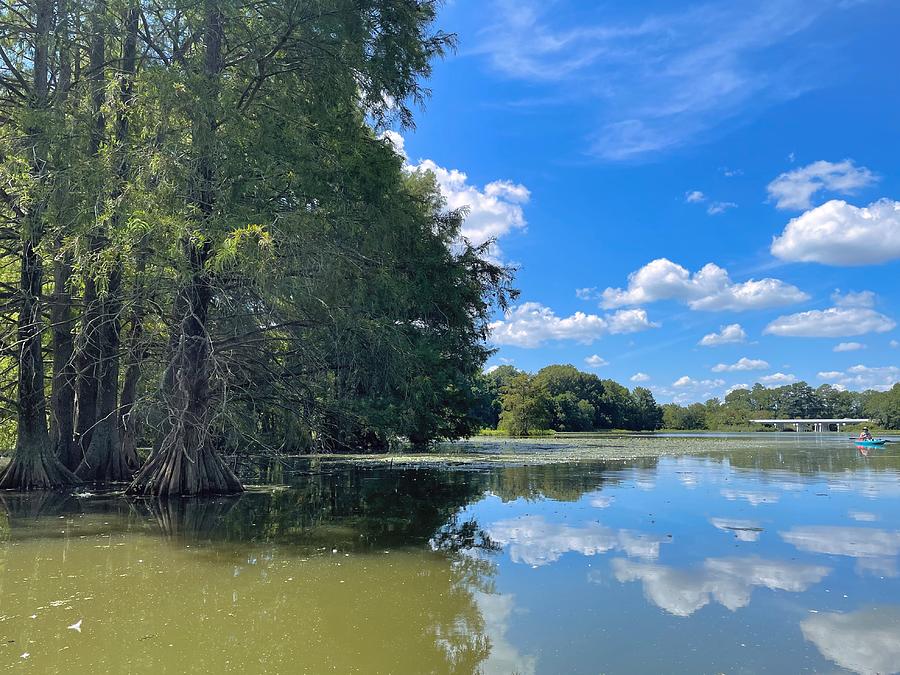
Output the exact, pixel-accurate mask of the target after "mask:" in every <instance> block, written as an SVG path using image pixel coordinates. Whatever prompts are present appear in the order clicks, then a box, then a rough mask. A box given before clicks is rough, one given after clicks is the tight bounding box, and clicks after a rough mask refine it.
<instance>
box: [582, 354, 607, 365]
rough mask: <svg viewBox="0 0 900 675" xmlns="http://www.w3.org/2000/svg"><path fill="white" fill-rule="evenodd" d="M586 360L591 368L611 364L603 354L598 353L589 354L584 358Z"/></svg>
mask: <svg viewBox="0 0 900 675" xmlns="http://www.w3.org/2000/svg"><path fill="white" fill-rule="evenodd" d="M584 362H585V363H586V364H587V365H588V366H589V367H590V368H602V367H603V366H608V365H609V361H607V360H606V359H604V358H603V357H602V356H598V355H597V354H593V355H591V356H588V357H587V358H586V359H585V360H584Z"/></svg>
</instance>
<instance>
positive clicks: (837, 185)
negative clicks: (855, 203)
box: [767, 159, 878, 210]
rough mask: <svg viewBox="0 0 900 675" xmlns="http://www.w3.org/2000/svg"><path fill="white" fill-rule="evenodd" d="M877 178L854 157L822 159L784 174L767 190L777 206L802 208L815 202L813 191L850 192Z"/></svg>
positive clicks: (845, 193) (814, 192) (770, 184)
mask: <svg viewBox="0 0 900 675" xmlns="http://www.w3.org/2000/svg"><path fill="white" fill-rule="evenodd" d="M876 180H878V178H877V176H875V174H874V173H872V172H871V171H869V170H868V169H867V168H866V167H864V166H856V165H855V164H854V163H853V160H850V159H845V160H844V161H843V162H826V161H825V160H820V161H818V162H813V163H812V164H808V165H806V166H803V167H800V168H799V169H794V170H793V171H787V172H785V173H783V174H781V175H780V176H778V177H777V178H776V179H775V180H773V181H772V182H771V183H769V185H768V188H767V190H768V192H769V197H770V198H771V199H773V200H774V201H775V206H776V207H777V208H779V209H797V210H801V209H808V208H809V207H810V206H812V201H811V200H812V197H813V195H815V194H816V193H817V192H819V191H821V190H827V191H829V192H836V193H839V194H843V195H849V194H853V193H854V192H855V191H856V190H859V189H860V188H864V187H866V186H868V185H871V184H872V183H874V182H875V181H876Z"/></svg>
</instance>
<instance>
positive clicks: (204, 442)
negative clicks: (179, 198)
mask: <svg viewBox="0 0 900 675" xmlns="http://www.w3.org/2000/svg"><path fill="white" fill-rule="evenodd" d="M222 20H223V17H222V12H221V9H220V7H219V3H218V0H205V2H204V24H205V26H204V45H205V48H206V53H205V59H204V66H203V75H204V78H203V80H204V82H203V84H202V85H201V87H200V91H199V92H198V93H199V96H200V103H201V105H200V106H198V108H199V109H198V112H197V117H196V119H195V120H194V136H193V144H194V150H195V153H196V158H197V171H196V175H195V176H194V187H193V194H194V201H195V203H196V205H197V208H198V213H199V216H198V226H199V229H200V231H201V233H202V232H203V229H204V228H205V227H208V226H209V224H210V221H211V220H212V217H213V210H214V202H215V187H214V169H213V164H214V155H215V126H216V125H215V107H216V103H217V99H218V95H219V79H220V77H221V74H222V69H223V62H222V43H223V38H224V36H223V34H222V33H223V25H222ZM207 241H208V240H205V241H204V242H203V243H198V239H197V238H194V237H186V238H185V242H184V250H185V257H186V259H187V262H188V264H189V269H190V270H191V277H190V279H189V280H188V283H187V285H186V287H185V288H184V290H183V291H182V293H181V294H180V296H181V297H180V298H176V301H175V302H176V306H178V303H179V302H180V303H181V306H182V307H184V310H185V311H184V314H183V316H182V317H181V322H180V325H178V326H173V329H174V330H178V331H179V338H178V341H177V344H176V347H175V351H174V354H173V355H172V361H171V363H170V364H169V366H168V368H167V371H166V375H167V378H166V379H167V380H168V381H169V382H170V383H171V386H170V387H167V388H166V391H165V396H166V405H167V407H168V411H169V420H168V423H169V425H170V428H169V431H168V433H167V434H166V437H165V438H164V440H163V443H162V445H161V447H160V449H159V450H158V451H157V452H156V453H154V455H153V456H152V457H151V458H150V459H149V460H148V462H147V464H146V465H144V468H143V469H141V471H140V472H139V473H138V475H137V477H136V478H135V480H134V483H132V485H131V486H130V487H129V488H128V491H129V492H130V493H132V494H145V495H161V496H168V495H211V494H233V493H237V492H241V491H242V490H243V488H242V486H241V483H240V481H239V480H238V479H237V476H235V475H234V472H233V471H231V469H230V468H229V467H228V465H226V464H225V462H224V461H223V459H222V457H221V456H220V455H219V453H218V451H217V449H216V447H215V443H214V438H213V434H212V427H213V412H214V411H213V406H212V395H211V392H210V383H209V376H210V370H211V366H212V358H211V357H212V354H211V345H210V339H209V334H208V333H207V320H208V315H209V307H210V301H211V298H212V289H211V287H210V278H209V271H208V270H207V262H208V260H209V254H210V250H209V245H208V243H206V242H207Z"/></svg>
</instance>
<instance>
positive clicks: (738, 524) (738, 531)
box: [709, 518, 763, 542]
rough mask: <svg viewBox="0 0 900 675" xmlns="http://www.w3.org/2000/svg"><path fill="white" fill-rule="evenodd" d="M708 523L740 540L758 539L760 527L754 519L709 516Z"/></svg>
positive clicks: (760, 532) (760, 531)
mask: <svg viewBox="0 0 900 675" xmlns="http://www.w3.org/2000/svg"><path fill="white" fill-rule="evenodd" d="M709 522H710V524H712V526H713V527H715V528H716V529H718V530H723V531H724V532H729V533H731V534H733V535H734V536H735V538H736V539H739V540H740V541H748V542H750V541H759V536H760V535H761V534H762V531H763V529H762V527H761V526H760V524H759V523H758V522H757V521H755V520H738V519H735V518H710V519H709Z"/></svg>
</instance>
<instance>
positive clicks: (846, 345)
mask: <svg viewBox="0 0 900 675" xmlns="http://www.w3.org/2000/svg"><path fill="white" fill-rule="evenodd" d="M865 348H866V346H865V345H864V344H863V343H862V342H840V343H838V344H836V345H835V346H834V349H833V350H832V351H835V352H858V351H859V350H860V349H865Z"/></svg>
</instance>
